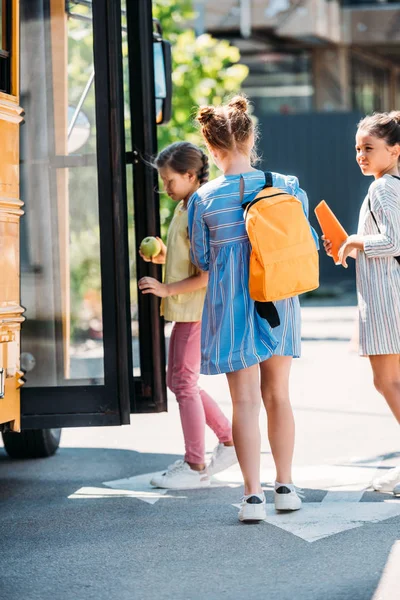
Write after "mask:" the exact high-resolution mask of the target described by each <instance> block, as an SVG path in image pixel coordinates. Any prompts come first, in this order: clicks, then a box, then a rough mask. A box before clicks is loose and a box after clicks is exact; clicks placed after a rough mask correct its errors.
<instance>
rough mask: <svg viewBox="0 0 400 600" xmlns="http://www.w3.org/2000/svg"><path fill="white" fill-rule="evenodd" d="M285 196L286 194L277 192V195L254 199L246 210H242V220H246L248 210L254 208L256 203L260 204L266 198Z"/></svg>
mask: <svg viewBox="0 0 400 600" xmlns="http://www.w3.org/2000/svg"><path fill="white" fill-rule="evenodd" d="M287 195H288V194H287V192H278V193H277V194H271V195H270V196H262V197H261V198H255V199H254V200H252V201H251V202H249V203H248V205H247V206H246V208H245V210H244V218H245V219H246V217H247V213H248V212H249V210H250V208H251V207H252V206H254V205H255V204H257V202H260V200H267V199H268V198H274V197H275V196H287Z"/></svg>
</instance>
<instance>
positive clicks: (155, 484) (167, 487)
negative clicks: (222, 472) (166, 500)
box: [150, 481, 211, 490]
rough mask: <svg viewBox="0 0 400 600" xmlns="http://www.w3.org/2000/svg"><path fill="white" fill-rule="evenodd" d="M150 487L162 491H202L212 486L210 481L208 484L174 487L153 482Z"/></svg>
mask: <svg viewBox="0 0 400 600" xmlns="http://www.w3.org/2000/svg"><path fill="white" fill-rule="evenodd" d="M150 485H152V486H153V487H154V488H159V489H161V490H201V489H203V488H208V487H210V485H211V481H208V482H207V483H202V484H201V485H198V484H197V485H190V486H189V485H186V486H182V485H179V486H174V485H162V484H159V483H156V482H153V481H150Z"/></svg>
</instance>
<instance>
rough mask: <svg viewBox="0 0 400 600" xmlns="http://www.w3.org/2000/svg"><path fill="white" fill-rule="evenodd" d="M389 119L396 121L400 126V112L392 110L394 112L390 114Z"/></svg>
mask: <svg viewBox="0 0 400 600" xmlns="http://www.w3.org/2000/svg"><path fill="white" fill-rule="evenodd" d="M389 117H390V118H391V119H393V121H396V123H397V124H398V125H400V110H392V112H391V113H389Z"/></svg>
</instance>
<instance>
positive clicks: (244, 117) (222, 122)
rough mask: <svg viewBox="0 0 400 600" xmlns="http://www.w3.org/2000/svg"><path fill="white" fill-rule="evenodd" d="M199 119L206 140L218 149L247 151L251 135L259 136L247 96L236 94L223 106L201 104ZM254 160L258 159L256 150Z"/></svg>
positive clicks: (253, 155) (253, 153)
mask: <svg viewBox="0 0 400 600" xmlns="http://www.w3.org/2000/svg"><path fill="white" fill-rule="evenodd" d="M197 121H198V122H199V123H200V126H201V133H202V135H203V137H204V139H205V140H206V142H207V143H208V144H209V145H210V146H211V147H212V148H215V149H218V150H225V151H227V152H231V151H233V150H237V151H239V152H244V151H247V149H248V142H249V139H250V137H251V135H254V136H255V137H256V136H257V130H256V127H255V125H254V123H253V121H252V118H251V117H250V115H249V103H248V100H247V98H246V97H245V96H235V97H234V98H232V100H231V101H230V102H229V103H228V104H225V105H221V106H201V107H200V108H199V110H198V113H197ZM252 160H253V161H255V160H257V157H256V154H255V152H252Z"/></svg>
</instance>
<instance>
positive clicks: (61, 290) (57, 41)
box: [0, 0, 171, 457]
mask: <svg viewBox="0 0 400 600" xmlns="http://www.w3.org/2000/svg"><path fill="white" fill-rule="evenodd" d="M0 35H1V37H0V90H1V91H0V139H1V141H2V153H1V156H0V430H1V432H2V436H3V441H4V446H5V448H6V450H7V452H8V453H9V454H10V455H11V456H13V457H38V456H49V455H51V454H52V453H54V452H55V451H56V449H57V447H58V445H59V441H60V433H61V428H62V427H71V426H102V425H121V424H127V423H129V419H130V413H133V412H155V411H163V410H166V387H165V345H164V332H163V326H162V323H161V321H160V318H159V311H158V301H157V299H156V298H149V297H148V296H146V297H143V296H142V297H140V296H138V294H137V285H136V281H137V279H138V278H140V277H141V276H142V275H144V274H151V275H153V276H159V275H160V273H159V270H158V269H159V267H157V266H155V265H151V264H150V265H148V264H146V263H144V262H143V261H138V260H137V247H138V244H139V241H140V240H141V239H142V238H143V237H145V236H147V235H155V234H157V233H158V231H159V205H158V196H157V191H156V190H157V177H156V173H155V171H154V170H153V169H151V168H149V166H148V160H147V159H148V158H149V157H151V156H153V155H154V154H155V152H156V148H157V142H156V127H157V123H158V124H162V123H165V122H166V121H168V118H169V115H170V98H171V53H170V47H169V44H168V42H165V41H164V40H163V39H162V31H161V28H160V25H159V24H157V23H155V22H154V20H153V18H152V4H151V0H69V1H66V0H35V1H32V0H0Z"/></svg>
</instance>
